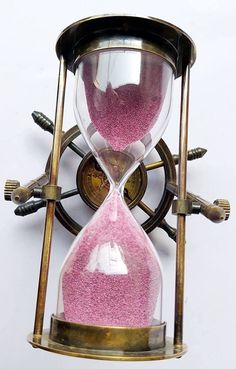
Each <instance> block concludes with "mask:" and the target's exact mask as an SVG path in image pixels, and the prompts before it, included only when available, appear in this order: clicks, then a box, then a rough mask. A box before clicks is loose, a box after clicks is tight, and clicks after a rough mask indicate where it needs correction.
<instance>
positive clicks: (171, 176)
mask: <svg viewBox="0 0 236 369" xmlns="http://www.w3.org/2000/svg"><path fill="white" fill-rule="evenodd" d="M79 135H80V131H79V128H78V126H77V125H76V126H74V127H72V128H70V129H69V130H68V131H67V132H66V133H65V134H64V135H63V137H62V146H61V155H62V154H63V153H64V151H65V150H66V148H67V147H68V145H69V144H70V143H71V142H72V141H73V140H74V139H76V138H77V137H78V136H79ZM155 150H156V151H157V152H158V154H159V156H160V158H161V160H162V161H163V163H164V165H163V168H164V174H165V185H164V191H163V194H162V197H161V200H160V203H159V204H158V206H157V207H156V208H155V210H151V209H150V208H148V207H146V209H145V207H141V202H140V203H138V204H137V205H138V206H140V207H141V208H142V209H143V210H144V211H145V212H146V213H147V214H148V216H149V217H148V219H147V220H146V221H145V222H144V223H142V225H141V226H142V227H143V229H144V230H145V232H147V233H149V232H151V231H152V230H153V229H155V228H156V227H158V226H159V225H160V224H161V222H162V220H163V219H164V218H165V216H166V214H167V213H168V211H169V209H170V207H171V204H172V200H173V198H174V194H172V193H171V192H170V191H168V189H167V183H169V182H171V183H176V168H175V163H174V160H173V157H172V154H171V152H170V150H169V148H168V146H167V145H166V143H165V142H164V141H163V140H162V139H161V140H160V141H159V142H158V144H157V145H156V146H155ZM49 167H50V156H49V158H48V161H47V164H46V168H45V171H48V169H49ZM55 215H56V217H57V219H58V220H59V222H60V223H61V224H62V225H63V226H64V227H65V228H66V229H67V230H68V231H69V232H71V233H73V234H74V235H77V234H78V233H79V232H80V231H81V229H82V226H81V225H80V224H79V223H77V222H76V221H75V220H74V219H73V218H72V217H71V216H70V215H69V214H68V212H67V211H66V210H65V208H64V206H63V204H62V202H61V201H58V202H57V203H56V212H55Z"/></svg>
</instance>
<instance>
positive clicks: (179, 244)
mask: <svg viewBox="0 0 236 369" xmlns="http://www.w3.org/2000/svg"><path fill="white" fill-rule="evenodd" d="M189 76H190V66H189V65H187V66H186V67H185V68H184V71H183V75H182V87H181V112H180V135H179V171H178V200H186V198H187V191H186V175H187V154H188V152H187V149H188V107H189ZM185 218H186V215H185V214H178V217H177V240H176V279H175V327H174V344H175V345H182V343H183V307H184V267H185Z"/></svg>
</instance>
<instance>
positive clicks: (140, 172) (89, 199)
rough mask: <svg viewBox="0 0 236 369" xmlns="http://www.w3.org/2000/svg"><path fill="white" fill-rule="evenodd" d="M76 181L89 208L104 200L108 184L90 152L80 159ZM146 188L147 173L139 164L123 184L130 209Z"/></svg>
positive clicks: (96, 207) (96, 206)
mask: <svg viewBox="0 0 236 369" xmlns="http://www.w3.org/2000/svg"><path fill="white" fill-rule="evenodd" d="M76 182H77V187H78V190H79V193H80V196H81V198H82V199H83V200H84V202H85V203H86V204H87V205H88V206H90V208H92V209H94V210H97V209H98V208H99V206H100V205H101V204H102V203H103V201H104V200H105V198H106V196H107V194H108V192H109V188H110V185H109V181H108V179H107V177H106V175H105V173H104V172H103V170H102V169H101V167H100V166H99V164H98V163H97V161H96V160H95V158H94V157H93V155H92V154H91V153H89V154H87V155H86V156H85V157H84V158H83V160H82V161H81V163H80V165H79V168H78V171H77V176H76ZM146 188H147V173H146V171H145V167H144V164H141V165H140V166H139V167H138V168H137V169H136V170H135V171H134V173H133V174H132V175H131V176H130V177H129V179H128V181H127V182H126V184H125V189H124V194H125V200H126V203H127V205H128V206H129V208H130V209H132V208H133V207H134V206H136V205H137V204H138V203H139V201H140V200H141V199H142V198H143V196H144V193H145V191H146Z"/></svg>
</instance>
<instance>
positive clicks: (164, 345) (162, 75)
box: [6, 15, 227, 360]
mask: <svg viewBox="0 0 236 369" xmlns="http://www.w3.org/2000/svg"><path fill="white" fill-rule="evenodd" d="M56 51H57V55H58V57H59V59H60V68H59V79H58V94H57V105H56V115H55V128H54V140H53V147H52V152H51V156H50V160H49V162H48V165H47V166H48V170H47V171H46V172H47V173H46V174H45V175H43V176H41V177H40V178H38V179H37V181H36V184H37V185H39V182H40V184H41V182H43V183H46V185H44V186H43V188H42V191H41V192H40V191H38V193H40V196H41V197H42V199H43V200H42V201H41V202H40V201H39V203H40V204H39V206H40V207H42V206H44V204H45V203H46V206H47V210H46V221H45V231H44V240H43V250H42V259H41V269H40V276H39V288H38V298H37V304H36V314H35V325H34V331H33V333H32V334H31V335H30V336H29V338H28V340H29V342H30V343H31V344H32V346H33V347H38V348H41V349H44V350H48V351H52V352H56V353H60V354H65V355H70V356H78V357H87V358H97V359H107V360H162V359H169V358H173V357H181V356H182V355H183V354H184V353H185V352H186V346H185V344H184V343H183V300H184V248H185V218H186V216H187V215H189V214H191V213H196V212H199V211H200V210H201V211H202V213H204V212H205V215H206V216H207V214H208V215H209V211H211V216H212V214H213V213H214V214H213V215H214V216H215V214H216V213H215V211H218V213H217V214H218V215H219V217H220V218H219V217H218V218H217V219H220V220H222V219H223V218H225V219H226V216H227V213H226V212H225V211H224V210H223V209H222V207H223V205H222V207H220V206H219V205H220V204H215V205H214V206H211V204H208V203H206V202H204V201H203V200H202V199H200V198H196V197H194V196H193V195H192V194H189V193H187V191H186V161H187V130H188V100H189V75H190V67H191V66H192V65H193V63H194V61H195V47H194V44H193V42H192V40H191V39H190V38H189V36H188V35H186V34H185V33H184V32H183V31H182V30H180V29H179V28H177V27H176V26H173V25H171V24H169V23H167V22H164V21H162V20H159V19H155V18H141V17H135V16H124V15H104V16H98V17H91V18H87V19H84V20H82V21H78V22H76V23H74V24H72V25H70V26H69V27H68V28H66V29H65V30H64V31H63V32H62V34H61V35H60V36H59V39H58V41H57V45H56ZM67 70H69V71H71V72H73V73H74V74H75V92H74V111H75V117H76V120H77V123H78V127H79V130H80V132H81V134H82V135H83V137H84V139H85V141H86V143H87V144H88V146H89V148H90V150H91V152H92V154H93V156H94V157H95V159H96V165H97V166H99V168H101V169H102V170H103V171H104V173H105V174H106V177H107V179H106V180H105V181H104V182H103V183H102V184H101V186H100V187H101V188H100V190H101V191H102V190H103V187H104V186H105V187H106V189H107V191H108V195H107V197H106V198H105V200H104V202H103V203H102V205H101V207H100V208H99V209H98V210H97V211H96V213H95V214H94V216H93V217H92V219H91V220H90V221H89V223H88V224H87V225H86V226H85V227H84V228H83V230H82V231H81V232H80V233H79V234H78V235H77V237H76V238H75V240H74V242H73V244H72V246H71V248H70V250H69V252H68V255H67V256H66V259H65V261H64V263H63V265H62V268H61V272H60V280H59V289H58V304H57V311H56V313H55V314H53V315H52V317H51V325H50V330H45V329H43V319H44V310H45V302H46V290H47V280H48V272H49V261H50V250H51V242H52V229H53V219H54V212H55V208H56V202H57V201H59V200H60V199H61V191H60V190H61V189H60V187H59V186H58V185H57V181H58V170H59V159H60V155H61V153H62V152H63V145H64V144H63V145H61V144H62V121H63V110H64V97H65V86H66V74H67ZM178 77H182V87H181V91H182V95H181V114H180V142H179V156H178V162H179V176H178V186H176V183H173V182H171V181H170V182H168V183H166V188H167V191H169V193H171V194H175V195H177V196H178V199H177V200H175V201H174V203H173V212H174V214H176V215H177V236H176V287H175V307H174V314H175V322H174V335H173V336H174V337H173V338H168V337H166V323H165V322H164V321H163V320H162V268H161V264H160V260H159V257H158V254H157V251H156V249H155V247H154V245H153V244H152V243H151V241H150V239H149V238H148V236H147V234H146V233H145V232H144V230H143V228H141V227H140V225H139V224H138V223H137V221H136V220H135V218H134V217H133V215H132V214H131V212H130V210H129V208H128V206H127V205H126V202H129V201H132V198H131V197H132V196H131V194H130V192H129V189H128V188H127V187H126V188H125V184H126V181H127V180H128V178H129V177H130V175H131V174H132V173H133V172H134V171H135V170H136V169H137V168H138V166H139V165H140V163H141V162H142V161H143V160H144V159H145V158H146V156H147V155H148V154H149V153H150V151H151V150H152V149H153V148H154V146H156V145H157V143H158V142H159V140H160V139H161V137H162V135H163V133H164V131H165V128H166V126H167V124H168V120H169V116H170V110H171V97H172V85H173V80H174V79H175V78H178ZM42 127H43V128H44V129H45V127H46V123H45V117H43V121H42ZM51 128H52V127H51ZM51 128H50V129H51ZM65 140H66V138H65ZM73 147H74V149H75V146H73ZM76 150H77V149H76ZM162 150H163V152H165V150H166V148H165V146H163V145H162ZM77 152H78V150H77ZM166 156H168V157H169V154H166ZM170 156H171V155H170ZM169 161H170V162H171V163H172V164H173V165H174V161H173V158H172V156H171V158H170V159H169ZM49 163H50V169H49ZM81 170H83V169H81ZM48 172H49V175H48ZM173 178H174V179H175V175H174V176H172V179H173ZM34 182H35V181H34ZM47 182H48V183H47ZM17 183H18V182H17ZM12 186H13V187H14V186H15V187H17V186H19V183H18V184H16V183H13V182H12V181H11V182H9V183H8V186H7V191H6V199H9V197H10V198H11V199H12ZM15 187H14V188H15ZM34 187H35V183H33V182H31V183H30V186H28V187H27V191H28V192H27V196H28V197H27V196H26V197H27V199H28V198H29V196H31V195H32V193H33V192H32V191H34ZM20 191H21V192H22V191H23V189H22V187H21V188H19V191H18V196H20V194H21V192H20ZM36 192H37V191H36ZM36 192H35V193H36ZM72 192H73V191H72ZM29 193H30V195H29ZM84 196H85V195H84ZM13 197H14V196H13ZM164 200H165V199H164V198H163V199H162V200H161V202H162V204H161V205H162V207H165V203H164ZM24 201H26V200H24ZM24 201H23V202H24ZM43 201H44V203H43ZM196 201H197V203H196ZM15 202H16V197H15ZM169 205H170V202H169V201H168V206H169ZM168 206H167V209H165V214H166V212H167V211H168V209H169V207H168ZM219 210H220V212H219ZM212 212H213V213H212ZM161 216H162V217H161ZM161 216H160V218H161V219H163V217H164V216H163V214H161ZM208 217H210V216H208ZM213 218H214V217H213ZM215 219H216V218H215ZM216 221H217V220H216Z"/></svg>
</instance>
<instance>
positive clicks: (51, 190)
mask: <svg viewBox="0 0 236 369" xmlns="http://www.w3.org/2000/svg"><path fill="white" fill-rule="evenodd" d="M42 199H44V200H55V201H59V200H60V199H61V187H59V186H57V185H49V184H47V185H45V186H43V188H42Z"/></svg>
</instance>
